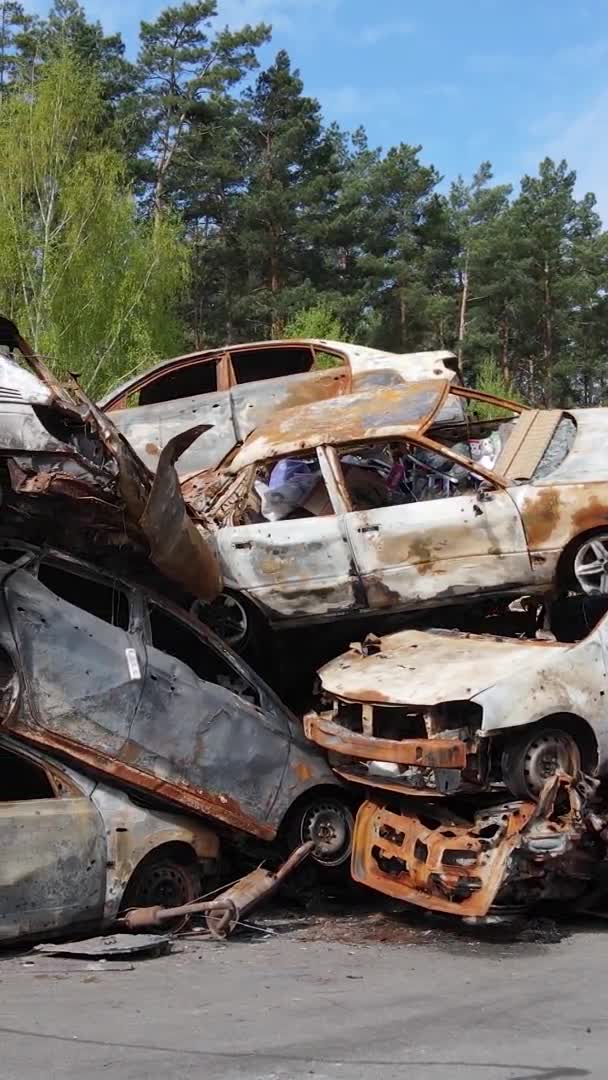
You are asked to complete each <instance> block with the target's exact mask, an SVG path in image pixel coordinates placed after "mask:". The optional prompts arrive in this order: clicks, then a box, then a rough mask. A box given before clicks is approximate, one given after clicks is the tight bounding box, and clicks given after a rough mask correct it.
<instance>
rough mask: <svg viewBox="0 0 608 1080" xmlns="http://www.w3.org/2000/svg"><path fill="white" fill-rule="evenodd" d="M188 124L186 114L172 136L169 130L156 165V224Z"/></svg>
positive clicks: (154, 214)
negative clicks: (168, 177)
mask: <svg viewBox="0 0 608 1080" xmlns="http://www.w3.org/2000/svg"><path fill="white" fill-rule="evenodd" d="M185 122H186V114H185V113H182V114H181V116H180V118H179V120H178V122H177V124H176V126H175V130H174V132H173V135H170V127H168V130H167V139H166V142H165V145H164V147H163V152H162V154H161V156H160V158H159V160H158V162H157V164H156V183H155V185H154V200H153V210H152V213H153V218H154V222H155V223H156V222H157V221H158V220H159V218H160V215H161V213H162V209H163V196H164V194H165V184H166V181H167V173H168V171H169V166H170V164H171V162H172V160H173V155H174V154H175V151H176V149H177V144H178V142H179V138H180V135H181V133H182V130H183V127H184V124H185Z"/></svg>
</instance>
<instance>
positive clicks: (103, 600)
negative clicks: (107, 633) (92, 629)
mask: <svg viewBox="0 0 608 1080" xmlns="http://www.w3.org/2000/svg"><path fill="white" fill-rule="evenodd" d="M38 580H39V581H40V583H41V584H42V585H45V586H46V588H47V589H50V590H51V592H52V593H54V594H55V596H59V597H61V599H62V600H66V601H67V602H68V604H73V605H74V607H77V608H80V609H81V610H82V611H87V612H88V613H89V614H90V615H94V616H95V617H96V618H98V619H103V621H104V622H107V623H110V625H111V626H117V627H119V628H120V629H121V630H128V629H129V602H128V600H127V597H126V595H125V593H124V592H123V591H122V590H121V589H119V588H117V587H115V586H113V585H106V584H105V583H103V582H100V581H93V580H91V579H90V578H85V577H81V576H80V574H72V573H70V572H69V571H66V570H63V569H62V568H60V567H58V566H52V565H50V564H49V563H44V562H43V563H41V564H40V567H39V569H38Z"/></svg>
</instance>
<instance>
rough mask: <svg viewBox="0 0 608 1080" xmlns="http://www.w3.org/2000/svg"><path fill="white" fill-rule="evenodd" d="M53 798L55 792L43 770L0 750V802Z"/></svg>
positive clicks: (16, 755)
mask: <svg viewBox="0 0 608 1080" xmlns="http://www.w3.org/2000/svg"><path fill="white" fill-rule="evenodd" d="M54 797H55V792H54V791H53V787H52V784H51V782H50V780H49V778H48V776H47V775H46V773H45V771H44V769H41V768H39V767H38V766H37V765H34V764H33V763H32V762H31V761H28V760H27V758H22V757H19V755H18V754H13V753H11V752H10V750H4V749H0V802H24V801H26V800H28V799H53V798H54Z"/></svg>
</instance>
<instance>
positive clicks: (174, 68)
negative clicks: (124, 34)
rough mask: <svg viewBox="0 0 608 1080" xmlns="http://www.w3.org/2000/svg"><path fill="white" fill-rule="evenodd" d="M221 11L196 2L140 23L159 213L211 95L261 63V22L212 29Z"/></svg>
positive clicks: (146, 176)
mask: <svg viewBox="0 0 608 1080" xmlns="http://www.w3.org/2000/svg"><path fill="white" fill-rule="evenodd" d="M216 16H217V6H216V3H215V0H194V2H186V3H182V4H180V5H179V7H169V8H166V9H165V10H164V11H163V12H161V14H160V15H159V17H158V19H156V21H155V22H142V24H141V33H140V40H141V49H140V53H139V73H140V79H141V86H142V95H141V100H140V106H141V122H142V130H141V141H142V147H143V154H142V161H141V178H142V180H144V181H147V184H148V188H149V190H150V194H151V203H152V209H153V213H154V215H155V216H156V217H158V215H159V214H160V213H161V210H162V207H163V206H164V204H165V195H166V191H167V187H168V184H169V180H170V172H171V170H172V169H173V168H174V167H175V166H176V164H177V161H178V159H179V156H180V154H181V152H182V150H183V147H184V143H185V140H186V136H187V135H188V133H189V131H190V129H191V127H192V125H193V124H195V123H196V124H204V123H205V121H206V120H207V117H208V115H209V109H210V106H211V105H212V104H213V102H214V100H215V99H216V98H218V97H221V96H222V95H225V94H226V93H227V92H228V91H229V90H230V89H231V88H233V87H234V86H236V85H237V84H238V83H239V82H240V81H241V80H242V79H243V77H244V76H245V75H246V74H247V73H248V72H249V71H251V70H253V69H254V68H255V67H256V66H257V58H256V49H257V48H258V46H260V45H261V44H263V42H264V41H266V40H267V39H268V36H269V32H270V31H269V28H268V27H267V26H265V25H264V24H262V23H260V24H259V25H258V26H255V27H254V26H249V25H247V26H244V27H243V28H242V29H241V30H237V31H232V30H229V29H227V28H225V29H220V30H218V31H216V32H215V33H214V32H213V20H214V19H215V18H216Z"/></svg>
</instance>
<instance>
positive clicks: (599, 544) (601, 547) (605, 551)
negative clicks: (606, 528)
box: [574, 534, 608, 596]
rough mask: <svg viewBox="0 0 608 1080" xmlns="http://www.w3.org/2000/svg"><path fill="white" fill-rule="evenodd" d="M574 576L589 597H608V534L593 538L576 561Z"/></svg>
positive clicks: (577, 554)
mask: <svg viewBox="0 0 608 1080" xmlns="http://www.w3.org/2000/svg"><path fill="white" fill-rule="evenodd" d="M574 576H575V577H576V580H577V582H578V584H579V585H580V587H581V589H582V590H583V592H584V593H587V595H588V596H608V534H605V535H604V534H602V535H601V536H592V537H591V538H590V539H589V540H587V541H586V543H584V544H582V545H581V547H580V548H579V550H578V551H577V553H576V558H575V560H574Z"/></svg>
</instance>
